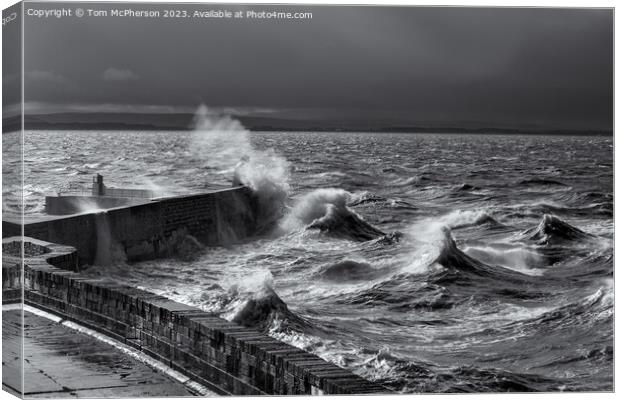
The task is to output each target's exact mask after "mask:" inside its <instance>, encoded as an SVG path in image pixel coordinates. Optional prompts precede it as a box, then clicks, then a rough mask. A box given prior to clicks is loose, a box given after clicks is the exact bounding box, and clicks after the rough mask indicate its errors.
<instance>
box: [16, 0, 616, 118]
mask: <svg viewBox="0 0 620 400" xmlns="http://www.w3.org/2000/svg"><path fill="white" fill-rule="evenodd" d="M71 6H72V7H75V5H74V4H73V5H71ZM29 7H31V8H39V9H40V8H44V7H45V8H52V6H51V5H49V4H45V5H40V4H37V5H35V4H33V3H29V4H27V6H26V8H29ZM53 7H55V8H58V7H60V5H58V4H55V5H54V6H53ZM89 7H90V8H93V9H111V8H114V7H118V5H113V4H105V5H104V4H102V5H98V6H96V5H92V4H91V5H89ZM124 7H126V6H124ZM132 8H135V9H160V10H161V9H162V8H163V6H155V5H151V6H149V5H143V4H137V5H135V6H133V7H132ZM175 8H177V9H180V8H186V9H187V10H189V11H190V12H191V11H193V10H195V9H196V10H201V11H204V10H210V9H217V8H225V9H228V10H238V9H249V8H251V9H276V10H287V11H289V10H293V11H303V12H312V14H313V18H312V19H311V20H287V21H284V20H247V19H246V20H217V19H192V18H188V19H182V20H175V19H161V18H160V19H147V18H144V19H136V18H118V17H116V18H115V17H107V18H87V17H84V18H81V19H80V18H62V19H56V18H48V19H38V18H34V17H27V18H26V29H25V41H26V54H25V64H26V65H25V70H26V71H27V72H28V73H34V72H35V71H37V72H36V73H37V74H38V76H39V77H40V78H41V79H39V80H32V82H31V83H30V84H28V85H27V87H26V101H31V102H38V103H54V104H61V103H67V104H148V105H173V106H192V105H195V104H197V103H198V102H202V101H204V102H205V103H206V104H208V105H210V106H218V107H239V108H244V109H246V110H247V109H250V108H254V107H256V108H262V109H270V110H272V109H276V110H280V111H281V114H282V115H283V116H287V117H291V118H332V119H334V118H340V119H342V120H345V121H349V120H351V121H353V120H357V121H360V120H362V121H365V120H368V121H381V122H385V123H390V124H400V123H415V122H437V123H444V124H458V123H462V124H467V123H471V124H495V125H506V126H520V127H523V126H543V127H563V128H574V129H581V128H595V129H611V123H612V90H613V89H612V75H613V60H612V30H613V27H612V22H613V16H612V11H611V10H585V9H581V10H575V9H573V10H564V9H508V8H504V9H483V8H469V9H464V8H418V7H409V8H402V7H341V6H324V7H309V6H295V7H286V6H264V7H259V6H247V7H244V6H232V5H230V6H215V5H192V6H181V5H178V4H177V5H175ZM102 77H103V78H102ZM106 77H107V78H108V79H105V78H106ZM44 78H46V79H44Z"/></svg>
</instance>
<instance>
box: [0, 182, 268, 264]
mask: <svg viewBox="0 0 620 400" xmlns="http://www.w3.org/2000/svg"><path fill="white" fill-rule="evenodd" d="M256 207H257V204H256V199H255V197H254V194H253V193H252V191H251V190H250V189H249V188H246V187H236V188H231V189H225V190H220V191H215V192H209V193H202V194H195V195H187V196H176V197H170V198H163V199H157V200H153V201H151V202H148V203H144V204H137V205H129V206H123V207H117V208H113V209H109V210H106V211H102V212H92V213H83V214H75V215H67V216H48V217H43V218H41V219H40V220H37V221H30V222H28V221H27V222H26V223H25V224H24V235H26V236H29V237H33V238H37V239H40V240H44V241H47V242H53V243H62V244H64V245H69V246H73V247H75V248H76V249H77V251H78V264H79V265H83V264H97V263H98V264H106V263H109V262H113V261H114V260H113V258H116V257H121V258H124V259H127V260H128V261H139V260H145V259H153V258H160V257H168V256H171V255H173V254H175V253H176V252H177V251H178V249H179V248H180V247H182V246H183V244H184V241H185V240H186V239H187V238H188V235H191V237H192V238H195V239H197V240H198V241H199V242H200V243H201V244H203V245H206V246H221V245H227V244H233V243H238V242H240V241H242V240H244V239H246V238H248V237H249V236H251V235H252V234H254V231H255V229H256V228H255V227H256V218H255V215H256ZM2 228H3V236H4V237H8V236H18V235H20V226H19V224H18V223H15V222H10V221H2ZM111 258H112V259H111Z"/></svg>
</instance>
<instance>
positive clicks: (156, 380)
mask: <svg viewBox="0 0 620 400" xmlns="http://www.w3.org/2000/svg"><path fill="white" fill-rule="evenodd" d="M31 311H34V312H35V313H36V314H35V313H33V312H31ZM21 313H22V312H21V310H19V309H15V307H12V309H11V308H8V309H7V307H6V306H4V307H3V311H2V342H3V343H2V345H3V353H2V368H3V379H2V384H3V386H4V388H6V389H8V390H9V391H11V392H19V391H21V390H20V387H21V384H22V382H21V376H20V368H21V351H22V349H21V345H22V338H21V333H20V329H19V325H20V320H21ZM50 318H51V319H50ZM24 328H25V329H24V338H23V347H24V359H25V360H24V361H25V362H24V374H25V379H24V386H25V390H24V395H25V397H31V398H32V397H43V398H44V397H53V398H59V397H90V398H93V397H146V396H149V397H164V396H174V397H180V396H195V395H207V396H209V395H211V396H213V395H215V394H214V393H213V392H210V391H208V390H206V388H204V387H202V386H200V385H197V384H195V383H194V382H192V381H190V380H189V379H187V378H186V377H184V376H183V375H181V374H179V373H176V372H175V371H172V370H171V369H169V368H167V367H166V366H165V365H164V364H161V363H159V362H158V361H155V360H154V359H151V358H149V357H147V356H145V355H143V354H142V353H140V352H137V351H136V350H134V349H131V348H129V347H127V346H124V345H123V344H121V343H119V342H116V341H114V340H111V339H109V338H106V337H101V336H100V335H99V334H97V333H96V332H93V331H90V330H88V329H86V328H83V327H81V326H79V325H76V324H72V323H70V322H62V321H61V320H60V319H59V318H57V317H55V316H52V315H51V314H46V313H42V312H38V311H37V310H34V309H32V308H29V307H26V311H24ZM98 335H99V336H98Z"/></svg>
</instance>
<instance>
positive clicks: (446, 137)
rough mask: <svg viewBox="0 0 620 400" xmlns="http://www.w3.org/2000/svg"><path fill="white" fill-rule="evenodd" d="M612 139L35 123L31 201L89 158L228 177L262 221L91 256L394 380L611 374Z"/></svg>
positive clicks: (118, 175) (534, 382)
mask: <svg viewBox="0 0 620 400" xmlns="http://www.w3.org/2000/svg"><path fill="white" fill-rule="evenodd" d="M11 135H13V136H11ZM16 138H17V135H16V134H6V135H4V136H3V139H4V140H5V143H7V144H10V142H11V141H13V142H16V140H17V139H16ZM612 146H613V141H612V138H611V137H583V136H582V137H570V136H532V135H469V134H458V133H455V134H423V133H410V134H405V133H402V134H401V133H398V134H395V133H347V132H333V133H329V132H320V133H317V132H248V131H247V130H245V129H244V128H243V126H241V124H240V123H238V122H237V121H235V120H234V119H232V118H229V117H217V118H214V117H209V116H208V113H206V112H203V113H202V114H200V113H199V115H198V117H197V121H196V128H195V129H194V130H193V131H183V132H134V131H122V132H120V131H116V132H112V131H81V132H77V131H29V132H26V135H25V147H24V153H25V164H24V168H25V180H26V182H25V188H24V196H25V202H26V204H25V207H26V210H25V211H26V214H28V215H39V214H41V213H43V212H44V200H43V196H44V195H45V194H48V193H56V192H59V191H63V190H70V189H72V188H75V187H80V186H83V187H88V186H89V185H90V183H91V182H92V176H93V175H94V174H95V173H100V174H102V175H103V176H105V179H106V183H107V184H109V185H110V186H116V187H143V188H150V189H154V190H160V191H162V192H164V193H166V194H174V193H195V192H201V191H205V190H212V189H218V188H223V187H230V186H231V184H232V181H233V179H236V180H237V181H239V182H240V183H243V184H246V185H248V186H250V187H251V188H252V189H253V190H255V191H256V193H257V194H258V195H259V197H260V198H261V199H262V200H261V201H262V203H263V205H264V206H265V207H266V208H267V209H269V211H270V213H271V214H269V215H270V216H271V218H269V217H266V221H265V228H264V229H263V231H262V233H261V235H260V236H259V237H257V238H255V240H251V241H247V242H244V243H231V244H230V245H228V246H225V247H218V248H207V247H204V246H200V244H199V243H197V244H196V245H195V246H188V248H187V251H186V252H183V253H182V254H179V255H178V256H177V257H174V258H170V259H164V260H155V261H148V262H139V263H127V262H126V261H125V260H124V259H123V257H122V255H119V256H118V257H117V259H116V260H114V262H113V263H111V264H109V265H101V266H96V267H92V268H88V269H87V270H86V271H85V273H86V274H89V275H91V276H110V277H114V278H118V279H122V280H124V281H125V282H129V283H132V284H134V285H136V286H139V287H141V288H144V289H147V290H150V291H153V292H156V293H158V294H162V295H165V296H167V297H169V298H172V299H174V300H177V301H180V302H183V303H187V304H191V305H195V306H198V307H201V308H202V309H204V310H207V311H210V312H215V313H218V314H220V315H221V316H222V317H224V318H226V319H229V320H233V321H236V322H238V323H241V324H244V325H247V326H253V327H256V328H257V329H260V330H262V331H264V332H266V333H267V334H269V335H270V336H272V337H275V338H277V339H280V340H283V341H285V342H287V343H290V344H292V345H294V346H297V347H299V348H302V349H305V350H307V351H309V352H312V353H315V354H317V355H319V356H320V357H322V358H324V359H326V360H328V361H330V362H333V363H335V364H337V365H339V366H342V367H343V368H345V369H348V370H351V371H353V372H354V373H356V374H359V375H361V376H363V377H365V378H367V379H369V380H372V381H376V382H379V383H381V384H383V385H385V386H386V387H388V388H390V389H392V390H395V391H399V392H406V393H409V392H488V391H564V390H565V391H576V390H588V391H608V390H612V385H613V381H612V376H613V318H614V314H613V305H614V294H613V289H614V288H613V250H614V249H613V229H614V226H613V200H614V199H613V148H612ZM17 162H18V159H17V158H14V159H10V158H9V159H7V160H6V164H7V165H8V166H10V165H11V163H17ZM4 170H5V171H7V169H6V168H5V169H4ZM6 179H10V176H8V175H7V176H6V177H5V180H6ZM11 190H12V191H13V194H15V191H16V190H17V189H16V187H15V186H14V187H12V188H11V187H10V186H7V188H5V193H4V194H5V196H4V198H5V201H4V208H5V210H7V209H8V210H10V209H11V207H14V206H15V204H11V198H12V196H11V194H12V193H11Z"/></svg>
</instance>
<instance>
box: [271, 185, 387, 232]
mask: <svg viewBox="0 0 620 400" xmlns="http://www.w3.org/2000/svg"><path fill="white" fill-rule="evenodd" d="M350 198H351V193H349V192H347V191H346V190H342V189H317V190H314V191H312V192H310V193H308V194H306V195H304V196H302V197H301V198H300V199H299V200H298V201H297V202H296V203H295V205H294V206H293V208H292V209H291V210H290V211H289V213H288V215H287V216H286V217H285V218H284V220H283V221H282V222H281V224H280V227H281V229H282V230H283V231H284V232H292V231H297V230H300V229H310V230H319V231H320V232H322V233H324V234H326V235H328V236H331V237H335V238H340V239H348V240H354V241H367V240H372V239H376V238H378V237H381V236H385V233H384V232H382V231H381V230H379V229H377V228H375V227H374V226H372V225H371V224H369V223H368V222H366V221H364V219H363V218H362V217H361V216H360V215H358V214H357V213H356V212H355V211H353V210H351V209H350V208H349V207H348V206H347V203H348V202H349V200H350Z"/></svg>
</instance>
